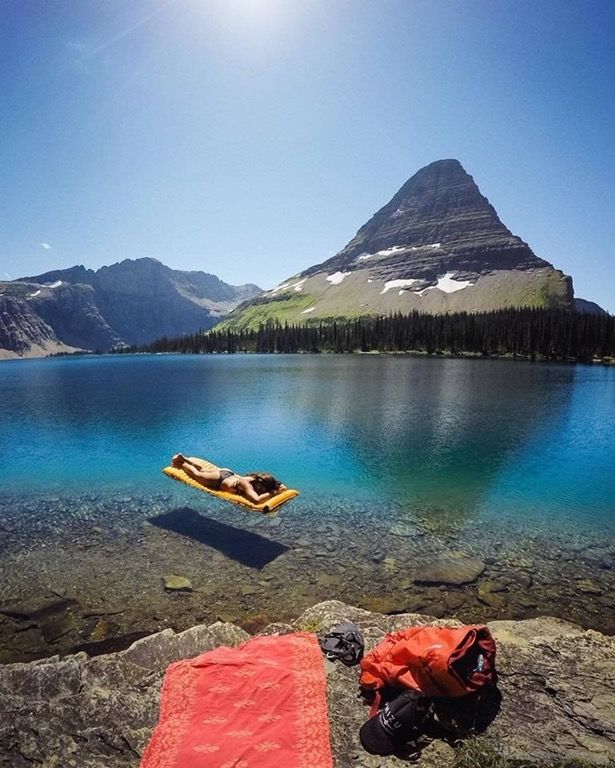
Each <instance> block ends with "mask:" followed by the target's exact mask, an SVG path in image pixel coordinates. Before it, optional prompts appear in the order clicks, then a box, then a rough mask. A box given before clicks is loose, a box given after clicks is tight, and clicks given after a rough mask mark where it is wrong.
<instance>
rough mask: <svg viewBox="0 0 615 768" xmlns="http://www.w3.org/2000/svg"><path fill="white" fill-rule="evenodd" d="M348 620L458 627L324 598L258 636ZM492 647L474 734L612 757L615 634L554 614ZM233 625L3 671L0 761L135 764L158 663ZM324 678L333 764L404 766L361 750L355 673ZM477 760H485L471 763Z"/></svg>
mask: <svg viewBox="0 0 615 768" xmlns="http://www.w3.org/2000/svg"><path fill="white" fill-rule="evenodd" d="M343 620H351V621H354V622H356V623H357V624H358V625H359V626H360V627H361V629H362V631H363V633H364V636H365V640H366V646H367V648H368V649H369V648H371V647H373V645H374V644H376V643H377V642H378V641H379V640H380V639H381V638H382V637H383V635H384V634H386V633H387V632H390V631H392V630H395V629H400V628H402V627H406V626H424V625H427V624H432V625H436V626H443V625H451V624H452V625H454V624H458V622H455V621H454V620H449V621H446V620H433V619H429V618H428V617H425V616H421V615H418V614H406V615H399V616H383V615H381V614H376V613H370V612H368V611H364V610H361V609H359V608H353V607H350V606H347V605H344V604H343V603H340V602H337V601H329V602H325V603H321V604H319V605H316V606H314V607H313V608H311V609H310V610H308V611H306V612H305V613H304V614H303V615H302V616H301V617H300V618H299V619H297V621H296V622H295V623H294V625H293V626H289V625H282V624H278V625H275V626H271V627H267V628H266V629H265V630H263V633H265V634H272V633H273V632H277V633H284V632H287V631H292V630H304V631H306V630H309V631H316V632H319V631H322V630H326V629H328V628H330V627H331V626H333V625H334V624H337V623H340V622H341V621H343ZM489 627H490V629H491V631H492V633H493V635H494V637H495V639H496V643H497V646H498V669H499V674H500V683H499V688H500V691H501V694H502V700H501V706H500V711H499V713H498V715H497V717H496V718H495V720H493V722H492V723H491V725H490V726H489V727H488V729H487V731H486V733H485V735H484V736H482V737H481V738H482V739H483V740H484V741H485V743H486V744H490V745H495V747H496V748H497V750H498V751H503V752H504V754H505V755H507V756H508V757H510V758H512V759H517V760H523V764H524V765H531V764H532V762H533V761H539V760H541V761H547V763H548V762H553V761H556V760H558V759H561V758H578V759H580V760H583V761H587V762H588V763H591V764H595V765H607V762H608V759H609V758H612V759H615V641H614V640H613V638H609V637H605V636H603V635H601V634H599V633H597V632H593V631H584V630H582V629H580V628H579V627H577V626H574V625H572V624H568V623H566V622H562V621H559V620H556V619H551V618H540V619H532V620H528V621H520V622H515V621H496V622H492V623H491V624H489ZM248 637H249V636H248V635H247V633H246V632H244V631H243V630H241V629H239V628H237V627H235V626H233V625H230V624H220V623H217V624H214V625H212V626H209V627H206V626H198V627H194V628H192V629H189V630H187V631H185V632H181V633H175V632H173V631H172V630H170V629H168V630H164V631H163V632H159V633H158V634H156V635H152V636H151V637H147V638H144V639H142V640H138V641H137V642H135V643H134V644H133V645H132V646H131V647H130V648H128V649H127V650H125V651H122V652H120V653H115V654H109V655H106V656H97V657H95V658H89V657H88V656H87V655H86V654H85V653H81V654H78V655H76V656H71V657H68V658H66V659H58V658H57V657H54V658H52V659H46V660H42V661H37V662H32V663H30V664H12V665H7V666H4V667H0V765H2V766H7V768H8V766H10V767H11V768H26V766H28V768H30V766H32V765H38V766H42V768H99V767H100V768H103V766H104V768H122V767H127V766H134V768H136V766H138V764H139V760H140V756H141V754H142V753H143V750H144V748H145V745H146V744H147V741H148V739H149V737H150V735H151V731H152V728H153V726H154V724H155V723H156V720H157V717H158V701H159V693H160V684H161V680H162V676H163V672H164V669H165V668H166V667H167V665H168V664H170V663H171V662H173V661H176V660H178V659H180V658H188V657H191V656H195V655H197V654H199V653H202V652H204V651H206V650H210V649H212V648H214V647H216V646H218V645H231V646H232V645H237V644H239V643H241V642H244V641H245V640H246V639H248ZM324 663H325V668H326V671H327V677H328V702H329V713H330V728H331V741H332V747H333V754H334V765H335V768H350V766H353V768H354V767H359V766H360V767H361V768H376V767H377V766H381V767H382V768H385V767H386V766H400V768H401V766H403V765H407V762H405V761H402V760H400V759H398V758H396V757H390V758H378V757H373V756H370V755H367V754H366V753H365V752H364V751H363V749H362V747H361V745H360V742H359V738H358V732H359V728H360V726H361V724H362V723H363V722H364V721H365V719H366V718H367V716H368V710H367V708H366V707H365V706H364V705H363V704H362V703H361V701H360V699H359V698H358V696H357V693H358V676H359V670H358V669H357V668H356V667H355V668H352V669H348V668H347V667H344V666H343V665H341V664H338V663H335V664H332V663H330V662H324ZM422 746H423V751H422V752H421V754H420V757H419V761H418V766H419V768H431V767H432V766H433V768H435V766H438V768H447V766H453V765H454V764H455V752H454V751H453V750H452V749H451V748H450V747H449V746H448V745H446V744H445V743H444V742H442V741H440V740H436V741H434V742H432V743H431V744H427V743H424V744H423V745H422ZM473 764H474V765H477V766H480V765H481V763H480V762H476V761H475V762H474V763H473Z"/></svg>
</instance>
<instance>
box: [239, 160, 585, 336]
mask: <svg viewBox="0 0 615 768" xmlns="http://www.w3.org/2000/svg"><path fill="white" fill-rule="evenodd" d="M572 301H573V293H572V281H571V278H570V277H568V276H566V275H564V274H563V273H562V272H561V271H559V270H557V269H555V268H554V267H553V266H552V265H551V264H549V263H548V262H547V261H545V260H544V259H541V258H538V257H537V256H536V255H535V254H534V253H533V251H532V250H531V248H530V247H529V245H528V244H527V243H525V242H524V241H523V240H522V239H521V238H519V237H517V236H516V235H513V234H512V233H511V232H510V230H509V229H508V228H507V227H506V226H505V225H504V224H503V223H502V222H501V221H500V219H499V217H498V215H497V213H496V211H495V209H494V208H493V206H492V205H491V204H490V203H489V201H488V200H487V198H486V197H484V196H483V195H482V194H481V192H480V190H479V188H478V186H477V185H476V183H475V182H474V179H473V178H472V177H471V176H470V175H469V174H468V173H467V172H466V171H465V170H464V168H463V167H462V165H461V163H460V162H459V161H458V160H438V161H436V162H434V163H431V164H430V165H428V166H426V167H425V168H422V169H421V170H419V171H418V172H417V173H416V174H414V176H412V178H410V179H409V180H408V181H407V182H406V183H405V184H404V185H403V186H402V187H401V189H400V190H399V191H398V192H397V193H396V194H395V195H394V196H393V198H392V199H391V200H390V201H389V202H388V203H387V204H386V205H385V206H384V207H383V208H381V209H380V210H379V211H378V212H377V213H375V214H374V216H372V218H371V219H370V220H369V221H368V222H367V223H366V224H364V225H363V226H362V227H361V228H360V229H359V231H358V232H357V234H356V235H355V236H354V237H353V238H352V240H351V241H350V242H349V243H348V244H347V245H346V246H345V247H344V248H342V250H341V251H339V253H337V254H336V255H335V256H333V257H332V258H330V259H328V260H326V261H324V262H322V263H320V264H316V265H314V266H312V267H309V268H308V269H306V270H304V271H303V272H300V273H299V274H297V275H294V276H293V277H290V278H288V279H287V280H285V281H283V282H282V283H281V284H280V285H278V286H277V287H276V288H274V289H273V290H272V291H269V292H267V293H266V294H264V295H263V296H260V297H258V298H256V299H255V300H253V301H250V302H247V303H246V304H244V305H242V306H241V307H240V308H239V309H238V310H236V311H235V312H234V313H233V315H232V316H230V317H229V318H228V319H227V320H226V321H225V323H224V326H225V327H231V328H242V327H250V326H253V325H255V324H257V323H258V322H260V321H263V320H268V319H277V320H281V321H289V322H297V323H298V322H304V321H306V320H310V319H312V318H325V317H326V318H329V317H353V316H357V315H367V314H387V313H389V312H402V313H408V312H411V311H413V310H417V311H420V312H426V313H429V314H438V313H441V312H449V311H469V312H478V311H487V310H493V309H500V308H510V307H565V308H572Z"/></svg>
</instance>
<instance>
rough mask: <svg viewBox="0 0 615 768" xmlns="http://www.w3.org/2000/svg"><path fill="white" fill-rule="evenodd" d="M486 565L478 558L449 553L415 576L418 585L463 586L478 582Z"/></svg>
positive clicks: (422, 568) (420, 569) (424, 566)
mask: <svg viewBox="0 0 615 768" xmlns="http://www.w3.org/2000/svg"><path fill="white" fill-rule="evenodd" d="M484 570H485V564H484V563H483V561H482V560H479V559H478V558H476V557H467V556H466V555H464V554H463V553H461V552H449V553H447V554H445V555H441V556H440V557H438V558H436V559H435V560H433V561H431V562H429V563H426V564H425V565H423V566H422V567H420V568H419V569H418V570H417V572H416V573H415V575H414V581H415V582H416V583H417V584H447V585H452V586H461V585H462V584H471V583H472V582H473V581H476V579H478V577H479V576H480V575H481V573H482V572H483V571H484Z"/></svg>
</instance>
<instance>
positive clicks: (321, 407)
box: [0, 355, 615, 656]
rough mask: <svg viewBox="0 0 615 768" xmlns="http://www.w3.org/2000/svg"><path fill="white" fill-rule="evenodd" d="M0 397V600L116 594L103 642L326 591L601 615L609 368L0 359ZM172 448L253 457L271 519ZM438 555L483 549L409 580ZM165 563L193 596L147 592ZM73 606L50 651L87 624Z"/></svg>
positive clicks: (307, 360)
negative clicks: (286, 489)
mask: <svg viewBox="0 0 615 768" xmlns="http://www.w3.org/2000/svg"><path fill="white" fill-rule="evenodd" d="M0 404H1V405H0V407H1V415H2V418H1V421H0V446H1V453H0V478H1V479H0V547H1V548H2V550H1V551H2V555H1V557H0V571H1V572H0V577H1V578H0V601H3V602H7V601H15V600H22V599H26V598H28V599H30V598H34V597H36V596H37V595H38V596H40V595H43V594H45V595H49V594H50V593H51V594H62V595H70V596H71V597H74V598H75V600H77V601H78V602H79V605H80V606H81V608H80V610H81V611H82V609H83V607H84V606H85V607H86V608H87V606H88V605H90V606H91V605H93V604H94V603H96V604H101V603H105V601H107V602H108V603H109V604H110V605H111V604H113V605H114V606H115V608H116V609H118V610H119V608H118V605H119V606H120V608H122V609H123V611H124V613H123V614H122V616H123V618H122V619H121V620H120V619H117V620H114V622H111V623H110V628H109V627H108V628H107V629H108V630H109V631H108V632H107V634H108V635H110V636H112V635H113V634H114V633H115V634H121V633H130V632H135V631H138V628H139V627H146V628H147V629H149V630H150V631H151V629H155V628H156V627H157V626H164V625H166V624H167V623H170V624H173V625H175V626H182V625H188V624H189V623H194V621H195V620H198V619H199V615H200V614H199V611H200V612H201V613H202V614H203V616H205V617H208V618H211V617H213V618H215V617H216V616H220V617H223V618H224V617H230V618H232V619H233V620H238V621H241V620H242V619H244V620H245V617H246V616H252V617H253V618H252V619H250V621H254V622H256V623H257V624H258V623H259V621H261V622H262V621H264V620H265V619H274V618H279V617H280V616H286V617H289V616H291V615H293V614H294V615H296V614H297V613H298V610H299V609H300V608H301V607H307V605H308V604H309V603H310V601H311V602H314V601H315V600H317V599H324V598H326V597H339V598H342V599H346V600H347V601H349V602H355V603H360V604H364V605H365V606H366V607H373V608H374V609H381V610H408V609H410V608H416V609H419V608H421V609H426V610H427V609H429V610H431V611H432V612H435V613H438V612H439V613H441V614H442V612H443V610H444V612H445V613H451V612H455V613H457V614H459V615H462V616H465V617H467V618H468V619H473V620H474V619H479V618H481V619H482V618H489V617H492V616H496V615H499V616H504V615H532V614H533V613H539V612H550V613H555V614H556V615H561V616H564V617H570V618H573V619H574V620H576V621H580V622H581V623H583V624H585V625H587V626H596V627H598V628H602V629H607V630H608V631H613V629H615V628H612V627H611V622H612V618H610V616H611V615H612V613H613V612H612V610H610V608H611V609H612V602H610V594H612V589H613V586H615V585H614V584H613V580H614V575H615V574H614V571H613V565H614V563H613V544H612V542H613V533H614V529H615V438H614V436H615V370H614V369H613V368H601V367H591V366H572V365H557V364H553V365H551V364H544V363H541V364H531V363H521V362H509V361H483V360H454V359H433V358H429V359H425V358H413V357H406V356H375V355H365V356H324V355H323V356H307V355H306V356H302V355H297V356H239V355H238V356H215V357H211V356H210V357H184V356H116V357H113V356H109V357H91V358H76V359H57V360H42V361H16V362H12V361H11V362H5V363H2V365H0ZM178 450H181V451H182V452H184V453H186V454H189V455H197V456H204V457H206V458H209V459H212V460H214V461H216V462H219V463H222V464H224V465H226V466H230V467H233V468H235V469H237V470H238V471H250V470H258V469H264V470H270V471H273V472H274V473H275V474H276V475H278V476H279V477H280V478H281V479H282V480H283V481H284V482H285V483H286V484H287V485H289V486H295V487H298V488H300V489H301V492H302V495H301V497H300V498H299V499H297V500H296V501H294V502H292V503H291V504H290V505H287V506H286V507H285V508H284V509H283V511H282V512H281V514H280V515H279V516H278V517H277V518H275V519H273V520H271V519H267V518H263V517H261V516H259V515H251V514H248V513H245V512H243V511H240V510H239V509H237V508H235V507H231V506H230V505H225V504H223V503H221V502H218V501H216V500H214V499H211V498H210V497H209V496H207V495H205V494H199V493H197V492H195V491H193V490H191V489H188V488H185V487H184V486H181V485H179V484H174V483H173V482H172V481H171V480H169V479H168V478H166V477H164V476H163V475H162V474H161V472H160V468H161V467H162V466H164V465H165V463H167V461H168V457H169V456H170V455H171V454H172V453H174V452H176V451H178ZM182 510H183V512H182ZM194 515H196V516H197V517H196V518H195V517H194ZM148 520H149V521H150V523H151V522H152V521H153V524H149V523H147V522H146V521H148ZM203 521H205V522H203ZM207 521H209V522H207ZM144 524H145V527H144ZM216 526H217V527H216ZM278 545H279V546H278ZM272 547H273V548H272ZM276 547H278V548H276ZM279 547H281V549H280V548H279ZM451 550H454V551H455V552H463V553H465V554H466V555H470V556H473V557H479V558H481V559H482V560H483V561H484V563H485V565H486V570H485V573H484V574H483V575H482V576H481V577H480V579H479V580H478V581H476V582H474V583H471V584H470V585H466V586H463V587H461V586H460V587H444V586H442V587H440V588H438V587H436V586H427V587H424V586H421V585H420V584H417V583H416V581H414V580H413V577H414V576H416V570H417V568H418V569H420V567H421V566H422V565H424V564H426V563H429V562H430V561H433V559H434V558H436V557H437V556H438V555H440V554H442V553H445V552H449V551H451ZM259 552H260V553H261V554H260V555H259V554H258V553H259ZM246 553H248V554H249V553H252V554H251V555H250V557H251V556H254V555H255V553H256V555H255V556H256V560H254V561H251V560H250V557H249V556H248V555H247V554H246ZM246 558H247V559H246ZM168 572H176V573H177V572H179V573H182V574H185V575H188V576H189V577H190V578H191V579H192V580H193V584H194V585H195V593H194V594H192V595H188V596H186V595H184V596H182V597H181V598H179V599H178V596H177V595H172V596H169V595H168V594H167V593H165V592H164V591H163V590H162V588H161V586H160V584H161V582H160V577H161V575H163V574H165V573H168ZM104 573H107V576H103V575H102V574H104ZM515 574H517V575H518V574H521V576H519V578H518V579H517V581H516V582H515V581H514V578H513V577H514V576H515ZM524 574H525V576H524ZM511 579H513V580H512V581H511ZM494 580H495V582H494ZM496 582H497V583H496ZM487 588H488V589H489V590H490V589H492V588H493V589H495V590H496V591H495V592H493V593H492V592H489V594H488V595H486V594H485V589H487ZM481 589H482V593H481ZM199 590H200V592H199ZM481 594H482V597H481ZM494 594H495V595H496V596H495V597H494V596H493V595H494ZM199 595H200V598H199V597H198V596H199ZM203 595H205V596H206V599H204V598H203ZM204 603H205V607H204ZM421 603H422V605H420V604H421ZM197 605H198V610H197ZM443 606H444V607H443ZM609 606H610V608H609ZM203 611H204V613H203ZM82 612H83V611H82ZM114 615H115V614H114ZM254 616H260V617H261V618H260V619H259V620H258V621H257V620H256V619H254ZM79 618H80V621H78V622H76V623H75V626H74V627H72V629H71V630H70V631H68V632H66V633H64V635H61V636H60V637H64V638H65V639H66V638H68V639H70V643H69V641H68V639H66V643H67V646H66V647H74V646H75V645H76V644H77V641H78V638H77V634H78V635H79V638H81V639H82V640H84V642H85V641H88V638H89V635H90V634H91V632H92V631H94V630H93V629H92V628H91V627H90V626H89V624H87V622H85V624H84V623H83V616H82V615H81V614H80V617H79ZM11 621H12V620H11ZM11 621H9V620H8V619H5V620H4V623H2V622H0V647H1V646H2V636H3V632H4V635H6V636H8V635H10V633H11V632H13V631H15V632H17V630H19V631H20V632H21V635H20V637H21V643H22V646H23V645H24V638H27V636H26V635H24V634H23V627H17V625H15V626H14V625H13V624H11ZM108 623H109V622H108ZM111 624H112V625H113V626H111ZM28 632H30V630H28ZM101 633H102V630H100V631H98V634H97V635H96V637H98V636H100V635H101ZM39 634H40V633H39ZM47 634H48V635H49V632H48V633H47ZM52 634H53V633H52ZM103 634H104V633H103ZM30 635H31V638H30V641H31V647H32V649H33V650H32V651H31V654H32V655H36V654H37V651H36V650H35V649H36V647H37V643H38V642H39V639H40V638H39V636H38V635H37V634H36V630H34V629H33V630H32V632H30ZM90 640H91V638H90ZM53 642H55V643H58V642H59V643H60V644H61V643H62V642H63V641H62V640H52V643H53ZM6 645H7V644H6V643H5V646H6ZM9 645H10V643H9ZM26 645H27V643H26ZM24 647H25V646H24ZM26 655H27V654H26ZM9 656H10V654H9Z"/></svg>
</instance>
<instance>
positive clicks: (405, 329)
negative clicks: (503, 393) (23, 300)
mask: <svg viewBox="0 0 615 768" xmlns="http://www.w3.org/2000/svg"><path fill="white" fill-rule="evenodd" d="M129 351H132V352H135V351H138V352H176V353H186V354H190V353H192V354H213V353H237V352H259V353H297V352H311V353H317V352H337V353H344V352H373V351H376V352H410V351H415V352H422V353H426V354H439V353H445V354H452V355H455V354H459V355H463V354H472V355H483V356H486V357H490V356H512V357H522V358H529V359H547V360H576V361H579V362H589V361H591V360H594V359H597V358H600V359H601V358H609V357H611V358H612V357H615V317H614V316H612V315H608V314H604V315H594V314H587V313H577V312H572V311H566V310H546V309H502V310H496V311H492V312H482V313H476V314H472V313H469V312H456V313H454V314H447V315H426V314H421V313H419V312H413V313H412V314H409V315H402V314H391V315H388V316H383V317H371V316H364V317H358V318H356V319H350V320H333V319H331V320H328V321H325V320H323V321H321V322H314V321H312V322H309V323H304V324H293V323H279V322H267V323H265V324H263V325H260V326H259V327H258V328H256V329H252V330H237V331H232V330H216V329H215V328H213V329H212V330H210V331H207V332H199V333H195V334H191V335H186V336H181V337H179V338H166V337H164V338H161V339H159V340H158V341H155V342H154V343H152V344H149V345H147V346H141V347H132V348H131V349H130V350H129Z"/></svg>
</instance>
